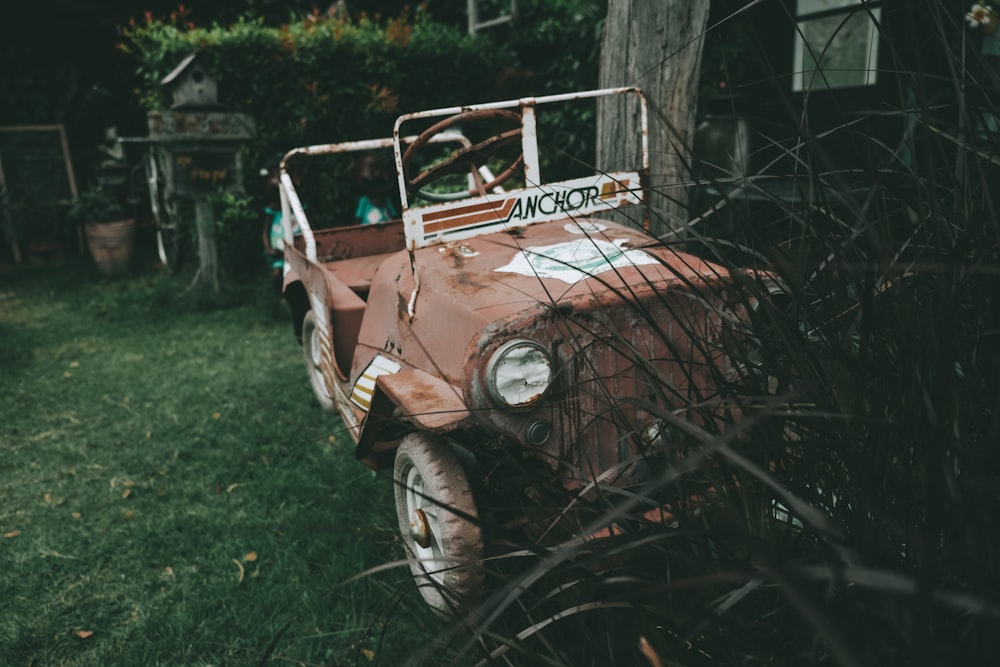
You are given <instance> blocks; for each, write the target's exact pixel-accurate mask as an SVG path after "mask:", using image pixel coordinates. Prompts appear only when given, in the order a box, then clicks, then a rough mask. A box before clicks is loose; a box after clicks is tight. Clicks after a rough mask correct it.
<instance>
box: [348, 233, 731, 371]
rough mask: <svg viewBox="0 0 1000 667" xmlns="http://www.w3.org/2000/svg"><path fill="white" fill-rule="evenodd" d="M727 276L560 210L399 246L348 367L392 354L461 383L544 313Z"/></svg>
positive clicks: (381, 276) (382, 272)
mask: <svg viewBox="0 0 1000 667" xmlns="http://www.w3.org/2000/svg"><path fill="white" fill-rule="evenodd" d="M727 277H728V272H727V271H726V270H725V269H724V268H723V267H721V266H718V265H715V264H711V263H708V262H705V261H703V260H701V259H699V258H697V257H694V256H692V255H689V254H686V253H683V252H679V251H676V250H673V249H671V248H669V247H668V246H665V245H663V244H661V243H658V242H656V241H655V240H651V239H650V237H648V236H646V235H645V234H643V233H641V232H639V231H636V230H633V229H630V228H628V227H625V226H623V225H620V224H616V223H614V222H610V221H606V220H599V219H594V218H584V219H576V220H573V219H569V218H567V219H563V220H556V221H551V222H545V223H541V224H536V225H532V226H530V227H523V228H517V229H515V230H512V231H511V232H499V233H494V234H488V235H483V236H478V237H474V238H471V239H466V240H463V241H457V242H453V243H449V244H446V245H437V246H431V247H427V248H421V249H419V250H417V251H416V252H415V253H413V255H412V262H411V258H410V255H409V254H408V253H406V252H402V253H399V254H398V255H396V256H394V257H393V258H391V259H389V260H388V261H386V262H385V263H384V264H383V265H382V266H381V267H380V269H379V270H378V272H377V274H376V277H375V280H374V282H373V285H372V291H371V295H370V297H369V303H371V304H375V303H378V304H387V303H393V304H395V308H394V309H391V310H390V309H386V308H383V309H380V310H379V312H373V311H371V310H369V312H368V313H366V316H365V321H364V324H363V325H362V329H361V332H360V337H359V349H358V354H357V355H356V357H355V366H354V368H353V369H352V376H356V375H357V374H358V373H360V372H361V370H363V369H364V367H366V366H367V364H368V362H369V361H370V360H371V358H373V357H374V356H375V355H377V354H381V355H388V356H390V357H394V358H397V359H399V360H400V361H403V362H404V363H405V364H406V365H409V366H412V367H414V368H418V369H420V370H423V371H426V372H428V373H431V374H432V375H434V376H437V377H441V378H443V379H445V380H447V381H448V382H450V383H452V384H454V385H457V386H461V384H462V383H463V378H464V377H466V371H467V367H468V363H469V361H470V360H471V359H473V358H475V357H476V356H477V355H479V354H481V353H482V352H483V351H484V350H485V347H486V346H488V345H490V344H492V343H494V342H495V339H496V338H497V336H498V335H499V336H507V335H510V332H512V331H516V330H518V329H519V328H522V329H523V330H524V331H525V332H527V331H528V330H529V329H530V327H531V324H532V320H533V319H534V318H536V317H537V316H538V315H539V314H540V313H544V312H549V311H551V310H552V309H553V308H555V309H573V310H574V311H576V312H581V311H590V310H598V309H601V308H603V307H606V306H612V305H615V304H620V303H621V301H622V300H640V299H643V298H649V297H650V296H651V295H655V294H657V293H662V292H663V291H665V290H671V289H692V288H695V289H697V288H699V287H701V286H704V285H706V284H708V283H714V282H716V281H718V280H721V279H725V278H727Z"/></svg>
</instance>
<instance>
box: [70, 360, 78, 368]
mask: <svg viewBox="0 0 1000 667" xmlns="http://www.w3.org/2000/svg"><path fill="white" fill-rule="evenodd" d="M69 367H70V368H79V367H80V362H79V361H71V362H69Z"/></svg>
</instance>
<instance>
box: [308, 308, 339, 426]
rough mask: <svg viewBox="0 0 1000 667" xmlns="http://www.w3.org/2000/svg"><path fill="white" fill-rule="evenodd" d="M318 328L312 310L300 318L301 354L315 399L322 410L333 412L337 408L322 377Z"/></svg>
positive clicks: (321, 355)
mask: <svg viewBox="0 0 1000 667" xmlns="http://www.w3.org/2000/svg"><path fill="white" fill-rule="evenodd" d="M320 336H321V333H320V330H319V328H317V326H316V317H315V316H314V315H313V311H311V310H310V311H309V312H308V313H306V316H305V318H304V319H303V320H302V356H303V359H305V362H306V373H308V374H309V384H310V385H311V386H312V390H313V394H315V395H316V400H317V401H319V404H320V405H321V406H323V409H324V410H327V411H329V412H334V411H335V410H336V409H337V406H336V404H335V403H334V401H333V396H331V395H330V392H329V391H327V388H326V381H325V380H324V379H323V344H322V342H321V340H320Z"/></svg>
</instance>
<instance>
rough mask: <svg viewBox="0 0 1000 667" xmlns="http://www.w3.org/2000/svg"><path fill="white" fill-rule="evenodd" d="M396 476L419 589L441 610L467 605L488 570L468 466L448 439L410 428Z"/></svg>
mask: <svg viewBox="0 0 1000 667" xmlns="http://www.w3.org/2000/svg"><path fill="white" fill-rule="evenodd" d="M393 478H394V479H395V480H396V486H395V490H396V494H395V495H396V517H397V519H398V520H399V531H400V534H401V535H402V538H403V544H404V545H405V547H406V553H407V557H408V559H409V562H410V571H411V572H412V573H413V577H414V579H415V580H416V582H417V589H418V590H419V591H420V595H421V596H422V597H423V599H424V602H426V603H427V605H428V606H430V608H431V609H432V610H434V612H435V613H437V614H438V615H440V616H451V615H454V614H458V613H462V612H464V611H467V610H468V609H469V608H470V607H471V606H472V605H473V604H474V603H475V601H476V599H477V598H478V597H479V595H480V593H481V591H482V588H483V582H484V573H483V562H482V559H483V531H482V528H481V527H480V525H479V520H478V512H477V509H476V501H475V499H474V497H473V494H472V488H471V487H470V485H469V479H468V476H467V475H466V473H465V469H464V468H463V467H462V464H461V463H460V462H459V460H458V457H457V456H456V455H455V453H454V451H453V450H452V449H451V447H450V446H449V445H448V443H447V442H446V441H445V440H444V439H442V438H438V437H435V436H433V435H430V434H427V433H411V434H409V435H407V436H406V437H405V438H403V442H402V443H401V444H400V446H399V449H398V450H396V464H395V469H394V471H393ZM421 515H422V516H421ZM421 531H423V532H421ZM418 538H419V539H421V541H423V542H424V543H425V544H426V546H421V544H420V543H418V541H417V540H418Z"/></svg>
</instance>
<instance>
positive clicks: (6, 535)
mask: <svg viewBox="0 0 1000 667" xmlns="http://www.w3.org/2000/svg"><path fill="white" fill-rule="evenodd" d="M20 534H21V531H19V530H12V531H10V532H8V533H4V534H3V536H4V537H7V538H11V537H17V536H18V535H20Z"/></svg>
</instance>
